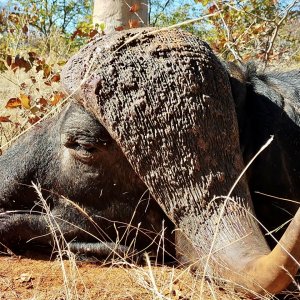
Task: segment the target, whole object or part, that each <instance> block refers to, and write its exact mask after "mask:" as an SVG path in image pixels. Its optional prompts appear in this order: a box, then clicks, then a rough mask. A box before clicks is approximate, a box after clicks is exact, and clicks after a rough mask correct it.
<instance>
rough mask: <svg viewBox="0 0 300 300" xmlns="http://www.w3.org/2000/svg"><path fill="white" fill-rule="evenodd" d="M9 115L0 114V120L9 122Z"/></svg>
mask: <svg viewBox="0 0 300 300" xmlns="http://www.w3.org/2000/svg"><path fill="white" fill-rule="evenodd" d="M9 117H10V116H0V122H11V120H10V119H9Z"/></svg>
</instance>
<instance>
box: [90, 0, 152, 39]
mask: <svg viewBox="0 0 300 300" xmlns="http://www.w3.org/2000/svg"><path fill="white" fill-rule="evenodd" d="M93 23H94V25H96V24H98V25H101V24H104V25H105V29H104V32H105V33H106V34H107V33H111V32H114V31H115V30H122V29H129V28H136V27H143V26H148V23H149V22H148V0H95V1H94V11H93Z"/></svg>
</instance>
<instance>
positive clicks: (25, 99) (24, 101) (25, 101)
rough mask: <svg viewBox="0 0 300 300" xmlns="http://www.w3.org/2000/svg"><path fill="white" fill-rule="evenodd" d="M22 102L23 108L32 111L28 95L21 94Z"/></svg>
mask: <svg viewBox="0 0 300 300" xmlns="http://www.w3.org/2000/svg"><path fill="white" fill-rule="evenodd" d="M20 100H21V104H22V106H23V107H25V108H27V109H30V98H29V97H28V96H27V95H25V94H23V93H20Z"/></svg>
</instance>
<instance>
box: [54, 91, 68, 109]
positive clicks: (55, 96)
mask: <svg viewBox="0 0 300 300" xmlns="http://www.w3.org/2000/svg"><path fill="white" fill-rule="evenodd" d="M64 97H65V94H64V93H62V92H59V93H56V94H54V95H53V96H52V97H51V101H50V104H51V105H52V106H55V105H56V104H57V103H58V102H59V101H60V100H61V99H63V98H64Z"/></svg>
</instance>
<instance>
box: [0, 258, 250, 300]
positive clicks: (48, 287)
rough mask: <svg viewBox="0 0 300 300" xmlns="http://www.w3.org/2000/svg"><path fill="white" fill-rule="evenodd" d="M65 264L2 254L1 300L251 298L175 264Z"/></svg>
mask: <svg viewBox="0 0 300 300" xmlns="http://www.w3.org/2000/svg"><path fill="white" fill-rule="evenodd" d="M63 267H64V268H65V269H66V272H65V274H66V276H65V280H64V278H63V272H62V263H61V262H60V261H59V260H54V261H49V260H41V259H29V258H20V257H5V256H2V257H0V299H1V300H4V299H5V300H6V299H7V300H15V299H22V300H23V299H24V300H25V299H28V300H29V299H30V300H39V299H49V300H65V299H115V300H116V299H120V300H121V299H122V300H127V299H128V300H129V299H136V300H142V299H143V300H147V299H174V300H175V299H176V300H179V299H181V300H188V299H200V298H202V299H205V300H206V299H228V300H229V299H246V298H240V297H238V296H237V295H235V294H234V292H233V290H231V292H230V291H229V290H227V291H226V292H225V289H224V288H219V287H216V286H215V285H214V284H213V283H212V282H209V281H207V280H206V281H205V283H204V285H205V289H204V292H203V293H202V297H200V293H201V291H200V286H201V279H199V280H197V279H196V278H195V277H194V276H192V275H191V274H190V272H188V271H187V270H183V269H178V270H176V269H174V268H172V267H165V266H163V267H133V268H131V267H124V265H123V266H122V265H119V266H117V263H115V264H114V266H113V267H112V266H111V265H110V266H105V265H103V264H100V263H88V262H76V263H75V262H73V263H72V262H69V261H63Z"/></svg>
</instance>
